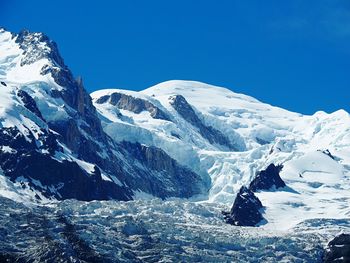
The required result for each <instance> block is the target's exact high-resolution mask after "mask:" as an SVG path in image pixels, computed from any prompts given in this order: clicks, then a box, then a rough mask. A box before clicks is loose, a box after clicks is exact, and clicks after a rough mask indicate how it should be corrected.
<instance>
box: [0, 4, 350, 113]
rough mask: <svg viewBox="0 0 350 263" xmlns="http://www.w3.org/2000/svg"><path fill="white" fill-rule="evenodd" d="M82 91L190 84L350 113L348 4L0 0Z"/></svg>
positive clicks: (5, 21)
mask: <svg viewBox="0 0 350 263" xmlns="http://www.w3.org/2000/svg"><path fill="white" fill-rule="evenodd" d="M0 25H1V26H3V27H5V28H7V29H8V30H10V31H14V32H18V31H19V30H20V29H22V28H27V29H29V30H30V31H42V32H45V33H46V34H47V35H48V36H49V37H50V38H52V39H53V40H55V41H56V42H57V43H58V46H59V48H60V51H61V54H62V56H63V57H64V59H65V62H66V64H67V65H68V66H69V67H70V69H71V70H72V71H73V73H74V74H75V75H81V76H83V79H84V81H85V86H86V88H87V89H88V90H89V91H93V90H96V89H101V88H110V87H115V88H123V89H132V90H142V89H144V88H147V87H149V86H151V85H153V84H156V83H159V82H162V81H165V80H170V79H187V80H198V81H203V82H207V83H210V84H215V85H220V86H224V87H227V88H230V89H232V90H233V91H236V92H241V93H245V94H248V95H251V96H253V97H256V98H257V99H260V100H262V101H264V102H267V103H270V104H273V105H277V106H281V107H284V108H287V109H289V110H293V111H298V112H301V113H307V114H310V113H313V112H315V111H317V110H321V109H322V110H325V111H327V112H332V111H335V110H337V109H340V108H343V109H346V110H347V111H350V1H349V0H342V1H338V0H327V1H326V0H310V1H305V0H294V1H292V0H291V1H279V0H276V1H268V0H267V1H261V0H255V1H254V0H247V1H246V0H244V1H243V0H241V1H238V0H237V1H235V0H228V1H225V0H220V1H215V0H213V1H205V0H197V1H191V0H176V1H170V0H159V1H155V0H147V1H146V0H144V1H137V0H124V1H118V0H116V1H104V0H99V1H73V0H70V1H68V0H61V1H48V0H46V1H43V0H36V1H26V0H22V1H20V0H0Z"/></svg>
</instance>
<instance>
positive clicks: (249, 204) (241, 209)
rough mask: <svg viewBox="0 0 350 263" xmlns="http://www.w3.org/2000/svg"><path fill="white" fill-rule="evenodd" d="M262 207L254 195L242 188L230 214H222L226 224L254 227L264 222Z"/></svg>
mask: <svg viewBox="0 0 350 263" xmlns="http://www.w3.org/2000/svg"><path fill="white" fill-rule="evenodd" d="M262 209H263V205H262V203H261V202H260V200H259V199H258V198H257V197H256V196H255V195H254V193H253V192H252V191H251V190H249V189H248V188H247V187H245V186H242V187H241V189H240V190H239V192H238V194H237V196H236V199H235V202H234V203H233V206H232V208H231V210H230V212H223V214H224V218H225V221H226V223H228V224H231V225H235V226H256V225H257V224H259V223H261V222H262V220H264V218H263V216H262V212H261V211H262Z"/></svg>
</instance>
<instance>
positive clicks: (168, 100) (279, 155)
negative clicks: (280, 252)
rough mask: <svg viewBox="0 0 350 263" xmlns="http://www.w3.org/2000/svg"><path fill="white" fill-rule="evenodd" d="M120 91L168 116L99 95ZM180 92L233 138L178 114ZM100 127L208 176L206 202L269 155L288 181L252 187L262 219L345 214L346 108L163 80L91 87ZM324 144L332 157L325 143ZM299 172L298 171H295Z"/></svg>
mask: <svg viewBox="0 0 350 263" xmlns="http://www.w3.org/2000/svg"><path fill="white" fill-rule="evenodd" d="M113 93H121V94H127V95H130V96H133V97H135V98H141V99H143V100H146V101H149V102H151V103H152V104H154V105H156V106H157V107H159V108H160V109H162V110H163V111H164V112H165V113H166V114H168V115H169V116H171V117H170V120H159V119H154V118H152V117H151V116H150V113H149V112H147V111H142V112H141V113H134V112H131V111H127V110H124V109H120V108H118V107H117V106H115V105H111V104H110V103H108V101H107V102H104V103H98V99H99V98H101V97H103V96H105V95H111V94H113ZM174 95H182V96H183V97H184V98H185V99H186V101H187V102H188V103H189V104H190V105H191V106H192V108H193V109H194V111H195V113H196V114H197V116H198V117H199V119H200V120H201V121H202V122H203V123H204V124H205V125H207V126H212V127H214V128H215V129H218V130H219V131H220V132H221V133H222V134H224V135H225V136H227V138H229V140H230V141H231V142H233V143H235V144H236V145H237V146H238V150H237V151H230V150H228V149H227V148H225V147H222V146H221V145H217V144H212V143H210V142H209V141H208V140H207V139H206V138H204V137H203V136H202V135H201V134H200V132H198V128H197V127H195V126H194V125H192V124H191V123H189V122H188V121H186V120H185V119H184V117H183V116H181V115H180V114H179V113H178V112H177V111H176V109H175V108H174V107H173V105H172V97H173V96H174ZM91 96H92V98H93V102H94V105H95V107H96V108H97V110H98V112H99V113H100V114H101V116H102V117H101V119H102V120H103V123H104V129H105V131H106V132H107V133H108V134H109V135H110V136H111V137H112V138H113V139H115V140H116V141H119V140H132V141H138V142H140V143H142V144H145V145H155V146H157V147H160V148H162V149H163V150H165V151H166V152H167V153H168V154H169V155H170V156H172V157H173V158H174V159H176V160H178V161H179V162H180V163H182V164H184V165H186V166H188V167H189V168H191V169H193V170H199V169H200V170H201V171H202V173H205V172H207V173H208V174H209V175H210V177H211V181H212V185H211V189H210V192H209V196H208V202H209V203H211V202H213V203H222V204H224V205H227V206H230V205H232V203H233V200H234V198H235V195H236V193H237V192H238V190H239V189H240V187H241V186H242V185H249V183H250V181H251V180H252V179H254V176H255V174H256V173H257V172H258V171H259V170H263V169H265V168H266V167H267V166H268V165H269V164H270V163H275V164H283V165H284V168H283V170H282V172H281V177H282V179H283V180H284V181H285V183H286V184H287V188H286V189H282V190H279V191H273V190H271V191H265V192H260V193H257V195H258V197H259V198H260V199H261V201H262V203H263V205H264V206H265V213H264V217H265V218H266V219H267V221H268V223H267V225H266V226H265V227H271V228H276V229H277V228H278V229H287V228H289V227H291V226H293V225H296V224H297V223H299V222H301V221H303V220H305V219H309V218H342V217H347V216H349V214H350V209H349V207H348V204H349V202H350V194H349V192H350V191H349V190H350V189H349V188H350V184H349V176H350V158H349V156H350V155H349V149H350V147H349V146H350V133H349V131H350V116H349V114H348V113H347V112H345V111H344V110H339V111H337V112H334V113H331V114H327V113H325V112H316V113H315V114H314V115H312V116H309V115H302V114H298V113H294V112H289V111H286V110H284V109H281V108H278V107H273V106H271V105H268V104H265V103H262V102H260V101H258V100H256V99H254V98H252V97H249V96H246V95H243V94H237V93H234V92H232V91H231V90H229V89H225V88H221V87H216V86H212V85H208V84H204V83H200V82H194V81H180V80H175V81H167V82H164V83H160V84H158V85H156V86H153V87H150V88H148V89H146V90H143V91H140V92H131V91H123V90H120V89H119V90H113V89H109V90H99V91H96V92H93V93H92V94H91ZM326 149H328V150H329V152H330V153H331V154H332V155H333V157H334V159H332V158H331V157H330V156H328V155H327V154H326V153H323V152H322V151H324V150H326ZM300 174H301V176H300Z"/></svg>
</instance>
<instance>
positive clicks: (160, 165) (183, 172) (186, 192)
mask: <svg viewBox="0 0 350 263" xmlns="http://www.w3.org/2000/svg"><path fill="white" fill-rule="evenodd" d="M122 147H123V149H124V150H126V151H127V152H128V153H129V154H130V158H131V159H133V160H136V161H137V162H139V163H140V164H141V165H142V166H144V167H148V168H149V169H151V174H150V173H149V172H147V171H144V173H143V174H142V177H139V178H136V179H133V182H129V183H130V184H132V185H134V188H135V189H137V188H139V189H141V190H142V189H144V191H145V192H150V193H152V194H154V195H156V196H159V197H161V198H167V197H170V196H175V197H182V198H188V197H191V196H193V195H196V194H200V193H203V192H206V191H207V190H208V189H209V187H210V182H209V176H208V180H207V182H206V181H203V180H202V179H201V177H200V176H199V175H198V174H196V173H194V172H192V171H191V170H190V169H188V168H185V167H183V166H180V165H179V164H178V163H177V162H176V161H175V160H174V159H172V158H171V157H170V156H169V155H167V154H166V153H165V152H164V151H163V150H161V149H159V148H156V147H147V146H144V145H141V144H139V143H130V142H122ZM129 179H132V178H129ZM129 179H127V181H128V180H129ZM184 186H185V187H184Z"/></svg>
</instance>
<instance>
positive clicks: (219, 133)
mask: <svg viewBox="0 0 350 263" xmlns="http://www.w3.org/2000/svg"><path fill="white" fill-rule="evenodd" d="M174 197H176V198H179V199H176V200H175V199H172V198H174ZM157 198H160V199H162V200H163V201H162V200H158V199H157ZM8 199H11V200H12V201H11V200H8ZM64 199H76V200H80V201H94V200H118V201H121V200H122V201H128V200H132V199H138V200H136V201H130V202H115V201H109V202H92V203H82V202H78V201H64V202H59V201H58V200H64ZM150 199H151V200H150ZM165 199H167V200H165ZM0 200H1V207H0V209H2V210H3V214H6V213H8V211H12V212H11V213H12V214H13V215H14V216H15V217H17V216H18V215H17V214H21V213H24V214H26V215H27V217H28V218H33V220H36V221H37V224H38V226H39V227H40V228H41V229H42V230H43V229H44V230H43V233H41V234H40V236H39V237H38V240H39V239H40V240H41V239H43V240H48V236H49V237H50V238H52V237H55V238H57V240H59V241H57V242H61V243H62V244H63V245H62V246H64V248H62V250H63V251H66V250H67V247H70V246H73V247H74V246H75V247H78V249H84V248H89V249H90V250H89V251H90V252H91V254H88V255H87V256H91V257H93V258H94V257H95V256H96V254H94V253H95V252H92V251H93V249H92V248H95V247H99V246H101V244H100V243H98V242H100V241H96V240H101V239H100V238H101V236H97V237H96V236H94V233H93V232H94V230H93V229H90V230H89V231H90V232H89V234H86V233H83V232H79V231H80V230H81V229H82V227H81V225H83V226H84V225H86V222H84V219H81V218H80V217H82V216H83V215H84V216H86V220H88V221H91V222H99V223H100V224H101V225H105V224H107V221H109V220H110V219H111V218H113V220H112V221H113V224H115V225H116V228H115V229H116V230H115V231H116V236H114V237H110V240H111V242H112V243H113V242H114V243H116V244H115V247H118V249H121V250H123V248H127V249H128V252H127V253H126V254H124V252H120V253H121V254H120V257H121V258H123V260H124V261H126V262H127V261H128V259H132V260H133V261H137V260H140V262H142V261H149V262H152V260H153V261H160V260H164V261H166V260H171V261H174V260H185V261H196V260H197V261H201V260H207V261H210V262H211V261H214V259H215V258H217V259H218V260H219V259H220V260H222V261H230V260H235V259H236V260H238V259H240V260H241V261H242V262H246V261H252V260H253V259H254V254H252V253H254V252H252V251H251V250H249V249H248V250H247V251H246V253H245V254H244V255H243V254H242V253H243V252H242V253H241V252H237V251H239V250H243V249H242V248H241V249H239V248H238V247H239V246H240V245H239V244H238V243H237V244H236V243H235V239H236V238H238V237H239V238H238V239H239V242H242V243H246V244H253V243H254V242H255V241H254V240H253V236H255V235H257V233H258V232H259V231H260V232H259V233H260V234H261V236H258V237H255V238H258V239H259V238H260V241H261V240H263V241H261V242H263V243H264V242H265V243H266V244H269V245H271V247H270V248H269V249H267V250H266V251H265V252H266V253H261V255H259V256H258V255H257V254H256V255H255V256H256V257H257V258H259V257H260V259H261V260H262V261H264V260H265V261H266V262H273V261H280V260H285V261H289V260H297V259H301V260H302V261H301V262H310V261H311V258H312V257H318V258H319V257H321V256H322V252H320V251H321V249H322V247H321V248H318V247H317V246H318V243H319V242H321V243H322V245H323V246H324V245H325V244H326V243H327V242H328V241H329V238H330V237H334V235H336V234H337V233H338V231H348V230H349V226H350V222H349V220H348V219H349V216H350V208H349V203H350V115H349V113H347V112H345V111H344V110H339V111H337V112H334V113H331V114H327V113H325V112H316V113H315V114H314V115H311V116H309V115H302V114H298V113H294V112H289V111H287V110H284V109H281V108H278V107H273V106H271V105H268V104H265V103H262V102H260V101H258V100H256V99H254V98H252V97H249V96H246V95H243V94H238V93H235V92H233V91H231V90H229V89H225V88H222V87H216V86H212V85H208V84H204V83H200V82H194V81H180V80H173V81H167V82H164V83H160V84H158V85H156V86H153V87H150V88H148V89H146V90H143V91H140V92H135V91H129V90H121V89H105V90H98V91H95V92H93V93H92V94H88V93H87V92H86V90H85V89H84V85H83V82H82V79H81V78H74V77H73V74H72V73H71V71H70V70H69V68H68V67H67V66H66V65H65V64H64V61H63V59H62V58H61V56H60V54H59V52H58V48H57V46H56V44H55V43H54V42H53V41H51V40H50V39H49V38H48V37H46V36H45V35H44V34H42V33H30V32H28V31H22V32H21V33H19V34H13V33H10V32H8V31H6V30H5V29H0ZM13 201H14V202H13ZM19 203H24V204H25V206H22V205H20V204H19ZM35 203H36V204H40V206H36V205H34V204H35ZM42 205H43V206H42ZM45 205H46V206H45ZM45 207H46V208H45ZM222 211H224V212H223V213H221V212H222ZM9 213H10V212H9ZM70 213H72V214H70ZM133 213H135V214H133ZM40 215H45V216H44V218H41V216H40ZM100 215H103V216H101V218H99V216H100ZM126 218H128V219H130V220H131V222H132V223H131V225H123V224H124V223H125V222H123V220H124V219H125V220H126ZM135 218H136V219H135ZM170 218H171V220H170ZM107 219H108V220H107ZM156 219H157V220H158V221H157V220H156ZM2 220H5V221H6V218H3V219H2ZM20 220H22V219H20ZM28 220H29V219H28ZM81 220H82V221H81ZM100 220H101V221H100ZM172 220H173V221H172ZM126 221H127V220H126ZM170 221H171V222H170ZM6 222H7V221H6ZM48 222H49V223H48ZM226 222H227V223H229V224H232V225H236V226H230V225H227V224H226ZM22 223H23V225H26V224H27V223H28V222H27V223H26V222H22ZM28 224H29V223H28ZM55 224H59V225H62V228H63V229H66V228H68V229H70V230H72V231H73V230H74V231H73V232H74V236H73V237H72V236H71V235H70V234H67V233H66V232H63V236H64V237H62V233H61V232H59V237H57V235H58V233H57V232H56V231H58V230H56V229H54V228H52V227H51V225H55ZM111 224H112V223H111ZM121 224H122V226H121V229H122V230H120V229H119V228H120V225H121ZM317 224H319V226H321V225H322V229H323V232H322V233H321V232H319V231H318V230H317V227H318V225H317ZM101 225H100V226H101ZM155 225H156V226H155ZM238 226H258V227H259V230H252V229H253V228H247V229H248V230H247V231H249V233H250V234H248V235H247V236H244V231H245V230H244V228H240V227H238ZM16 227H17V226H16V224H14V222H11V221H8V229H9V228H11V229H12V228H16ZM108 227H111V226H108ZM203 229H205V231H207V232H208V231H209V232H210V231H212V233H211V235H210V238H209V239H210V240H209V239H207V238H206V236H202V235H203V234H202V233H201V231H202V230H203ZM97 230H98V232H96V233H95V235H100V234H99V233H104V234H103V238H105V236H108V234H106V233H105V232H104V231H105V230H103V229H102V230H101V229H100V228H98V229H97ZM1 231H3V229H1V228H0V233H3V232H1ZM4 231H5V230H4ZM6 231H7V230H6ZM6 231H5V232H6ZM64 231H66V230H64ZM113 231H114V230H113ZM157 231H163V233H167V235H168V236H167V238H166V239H163V240H162V242H163V243H164V244H165V246H166V247H167V249H169V250H170V252H169V253H180V254H181V253H182V254H181V255H183V257H180V258H174V257H171V256H170V257H169V258H167V257H162V258H160V257H159V255H158V257H157V254H159V251H160V249H161V248H160V247H159V245H158V243H157V241H156V240H158V239H162V235H161V234H160V233H161V232H157ZM172 231H173V232H172ZM305 231H306V232H307V233H308V234H305ZM5 232H4V233H5ZM207 232H206V233H207ZM294 232H295V233H294ZM6 233H7V234H4V238H5V237H6V236H8V237H11V238H12V239H13V240H17V239H18V240H22V239H25V240H27V241H26V242H29V243H30V242H31V241H30V238H31V234H29V232H28V229H27V228H25V229H23V232H22V230H20V231H19V232H18V233H17V234H16V235H15V237H13V236H9V235H8V231H7V232H6ZM30 233H31V232H30ZM271 233H274V234H273V237H271ZM292 233H293V234H292ZM309 234H310V235H309ZM47 235H48V236H47ZM67 235H68V236H67ZM208 235H209V234H208ZM230 235H232V237H231V238H229V239H227V236H230ZM242 235H243V236H242ZM135 236H137V238H136V239H135ZM116 237H117V240H116ZM186 237H191V238H192V239H194V240H198V242H199V243H198V244H196V247H195V248H194V247H191V246H190V245H189V244H188V242H186ZM197 237H198V238H197ZM225 237H226V239H225ZM62 238H63V239H64V240H61V239H62ZM123 238H124V239H125V240H124V239H123ZM5 239H6V238H5ZM5 239H2V237H1V236H0V261H1V259H2V255H3V250H10V251H12V250H13V251H14V252H13V253H14V254H11V255H7V254H6V255H5V256H4V258H5V259H8V258H9V257H10V256H11V257H12V256H13V255H15V256H14V257H15V258H16V259H18V258H20V257H21V256H20V255H22V254H23V253H25V254H26V255H28V257H31V258H35V255H34V256H33V254H31V253H32V251H28V250H27V248H23V250H18V251H17V250H16V249H17V248H16V247H18V244H16V242H15V241H14V243H11V244H10V245H9V244H6V242H5ZM90 239H91V240H90ZM95 239H96V240H95ZM119 239H123V240H124V241H125V242H126V243H128V244H129V243H133V242H136V243H135V247H133V246H131V248H130V247H129V245H125V244H119V243H118V242H119V241H118V240H119ZM81 240H83V241H81ZM135 240H138V241H135ZM145 240H146V241H145ZM147 240H149V243H148V241H147ZM310 240H312V242H311V241H310ZM95 241H96V242H97V243H94V242H95ZM124 241H123V242H124ZM309 241H310V247H307V245H305V244H307V242H309ZM45 242H46V241H45ZM67 242H68V243H67ZM82 242H83V243H82ZM91 242H92V243H91ZM256 242H259V241H256ZM279 242H282V243H283V244H284V245H283V249H284V250H285V255H283V256H280V257H278V256H276V255H277V254H278V253H280V247H279V245H281V243H279ZM284 242H285V243H284ZM298 242H301V243H299V245H300V244H303V245H302V246H301V245H300V246H299V245H295V244H296V243H298ZM29 243H28V244H27V245H29ZM114 243H113V244H114ZM146 243H147V244H146ZM265 243H264V244H265ZM82 244H83V245H82ZM97 244H98V245H97ZM174 244H176V250H174V251H172V252H171V249H172V248H173V245H174ZM222 244H224V246H221V245H222ZM232 244H235V245H232ZM278 244H279V245H278ZM285 244H294V245H293V248H292V249H291V250H288V249H286V248H285V246H286V245H285ZM311 245H312V247H311ZM47 246H48V247H50V246H53V245H52V244H51V243H48V244H47ZM80 246H82V247H80ZM141 247H142V248H143V249H144V251H143V250H142V249H140V248H141ZM201 247H202V248H203V249H209V250H208V251H207V252H208V253H207V254H205V256H203V257H201V256H200V254H201V253H200V252H198V251H200V249H201ZM303 250H304V251H310V253H311V254H307V253H304V254H303V253H301V252H300V251H303ZM118 251H119V250H118ZM140 251H142V252H140ZM157 251H158V252H157ZM184 251H185V252H184ZM286 251H288V253H287V252H286ZM61 252H62V251H58V252H57V253H59V255H60V257H61V256H62V258H63V259H62V260H65V259H66V258H65V257H66V256H67V255H71V254H69V253H72V257H73V258H75V257H77V258H79V259H81V257H84V256H86V254H84V253H83V254H84V255H80V254H79V251H78V250H76V249H73V252H74V253H75V254H74V253H73V252H69V253H68V254H65V253H63V252H62V253H63V254H62V253H61ZM90 252H89V253H90ZM43 253H44V252H43ZM60 253H61V254H60ZM99 253H102V254H103V253H106V255H107V254H108V253H112V252H108V249H105V248H103V249H102V252H101V251H100V252H99ZM118 253H119V252H118ZM237 253H238V254H237ZM239 253H241V254H239ZM256 253H257V252H256ZM269 253H277V254H274V255H275V256H274V257H271V255H270V254H269ZM44 254H45V253H44ZM44 254H43V255H40V257H42V259H44V258H45V257H46V256H48V257H49V256H50V255H46V254H45V255H44ZM112 254H113V253H112ZM112 254H108V256H107V257H108V258H109V257H111V258H113V256H115V255H112ZM79 255H80V256H79ZM189 255H190V256H189ZM213 255H216V256H213ZM239 255H241V256H242V258H240V257H239ZM67 257H69V256H67ZM90 259H91V258H90ZM95 259H96V260H97V259H98V260H100V259H99V257H98V256H96V258H94V260H95ZM195 259H196V260H195ZM279 259H280V260H279ZM220 260H219V261H220ZM87 261H89V260H88V259H87ZM100 261H101V260H100ZM112 261H113V260H112ZM102 262H104V260H102Z"/></svg>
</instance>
